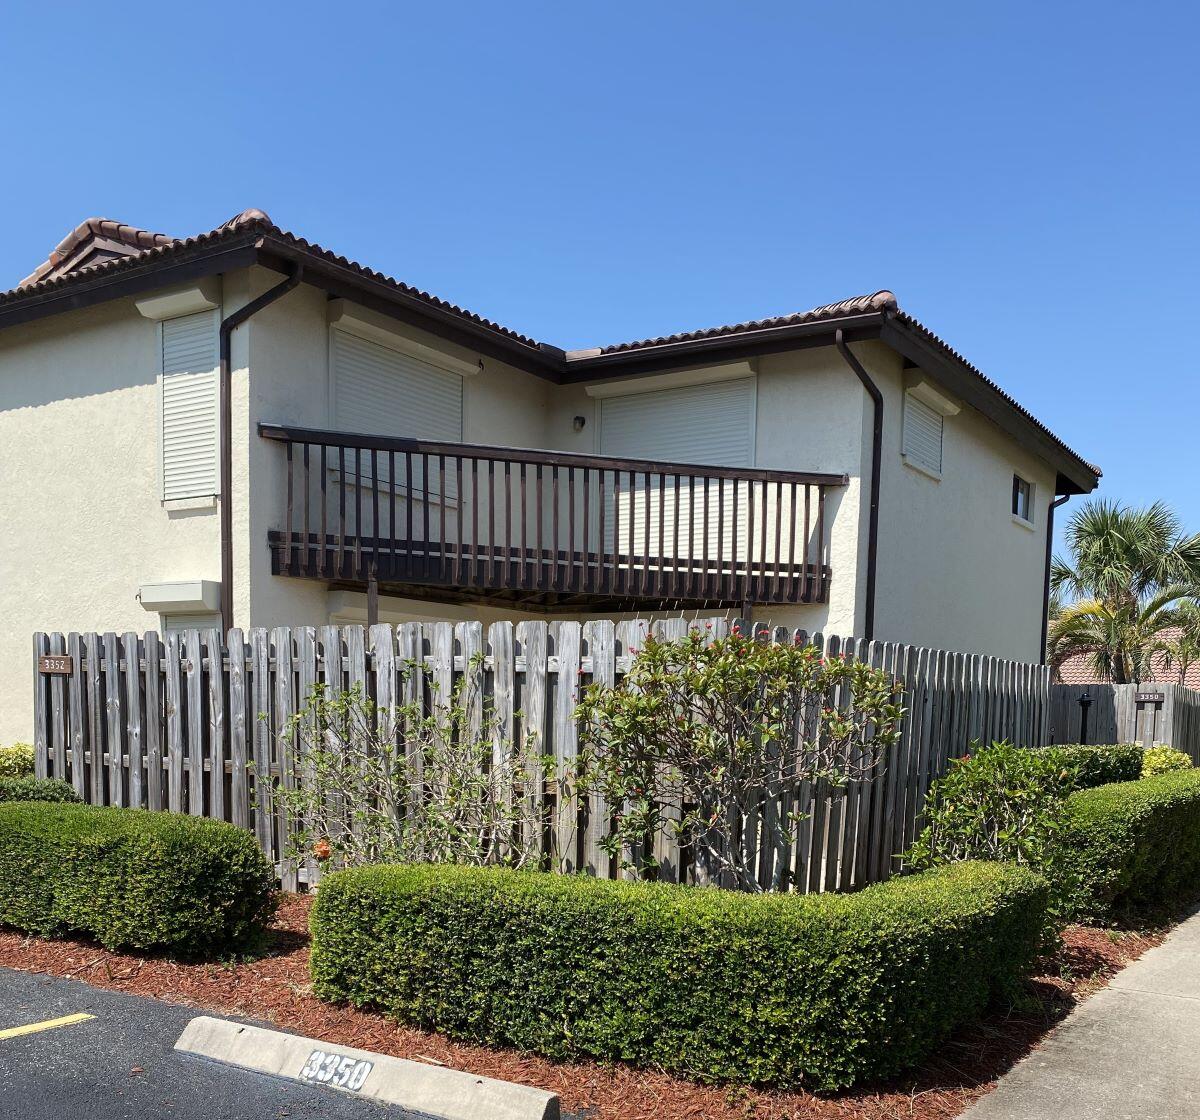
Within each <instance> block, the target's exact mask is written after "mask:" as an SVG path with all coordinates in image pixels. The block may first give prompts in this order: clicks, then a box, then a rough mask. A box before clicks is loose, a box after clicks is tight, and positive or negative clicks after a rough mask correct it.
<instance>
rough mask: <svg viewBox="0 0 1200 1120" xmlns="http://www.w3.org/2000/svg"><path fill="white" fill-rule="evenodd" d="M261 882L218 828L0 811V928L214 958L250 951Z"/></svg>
mask: <svg viewBox="0 0 1200 1120" xmlns="http://www.w3.org/2000/svg"><path fill="white" fill-rule="evenodd" d="M273 879H274V876H273V873H272V869H271V867H270V866H269V865H268V863H267V861H266V859H265V858H264V857H263V855H262V853H261V852H260V851H259V849H258V847H257V845H256V844H255V842H254V837H253V836H252V835H251V834H250V833H248V832H245V831H243V830H242V829H239V828H235V827H234V826H233V825H229V824H224V823H222V822H220V821H210V820H203V819H199V818H195V817H185V816H181V815H179V814H176V813H149V812H146V811H144V810H138V809H108V808H97V807H95V806H89V805H66V804H59V805H52V804H37V803H34V802H11V803H8V804H4V805H0V925H8V926H15V927H16V928H17V929H21V930H25V931H27V932H29V933H33V934H37V935H39V936H44V937H53V936H59V935H65V934H86V935H91V936H93V937H95V938H96V940H97V941H99V942H100V943H101V944H102V945H104V946H106V947H108V948H110V949H120V948H134V949H165V950H170V951H172V952H175V953H179V954H181V955H187V956H197V955H204V956H219V955H221V954H225V953H228V952H230V951H236V950H241V949H246V948H250V947H252V946H253V944H254V942H255V940H256V938H257V937H258V935H259V934H260V932H261V929H262V926H263V923H264V922H265V920H266V919H267V918H268V917H269V915H270V912H271V905H272V891H271V888H272V884H273Z"/></svg>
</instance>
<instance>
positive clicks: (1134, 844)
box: [1056, 770, 1200, 920]
mask: <svg viewBox="0 0 1200 1120" xmlns="http://www.w3.org/2000/svg"><path fill="white" fill-rule="evenodd" d="M1066 805H1067V813H1066V825H1065V827H1064V829H1063V831H1062V833H1061V834H1060V844H1059V854H1058V855H1057V857H1056V868H1057V873H1058V874H1061V875H1062V876H1063V878H1064V882H1065V883H1066V889H1067V890H1068V891H1069V892H1070V893H1069V896H1068V897H1069V898H1070V909H1071V911H1072V913H1073V914H1075V915H1076V916H1078V917H1080V918H1090V919H1101V920H1108V919H1112V918H1127V917H1132V916H1135V915H1139V916H1143V917H1145V916H1155V915H1160V914H1166V913H1168V912H1170V911H1172V910H1175V909H1177V908H1178V907H1179V906H1180V905H1181V904H1183V903H1186V902H1190V901H1192V900H1193V899H1194V898H1195V897H1196V896H1197V895H1198V894H1200V770H1180V771H1174V772H1172V773H1167V774H1159V775H1157V776H1156V777H1153V778H1143V779H1141V780H1140V781H1136V782H1121V783H1119V784H1116V785H1106V786H1099V787H1097V788H1096V789H1087V790H1080V791H1079V792H1078V793H1073V794H1071V796H1070V797H1068V798H1067V803H1066Z"/></svg>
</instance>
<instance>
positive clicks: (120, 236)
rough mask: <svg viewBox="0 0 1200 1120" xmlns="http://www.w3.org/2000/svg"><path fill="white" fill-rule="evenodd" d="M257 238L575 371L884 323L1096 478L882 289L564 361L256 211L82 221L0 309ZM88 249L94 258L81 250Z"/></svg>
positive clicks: (547, 348)
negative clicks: (186, 232) (984, 390)
mask: <svg viewBox="0 0 1200 1120" xmlns="http://www.w3.org/2000/svg"><path fill="white" fill-rule="evenodd" d="M260 236H265V237H269V238H271V239H273V240H274V241H276V242H278V243H281V244H282V246H283V247H284V248H285V249H287V248H293V249H296V250H298V251H300V252H302V253H305V254H308V255H310V256H316V257H319V258H321V259H322V260H324V261H325V262H327V263H329V264H331V265H336V266H339V267H341V268H345V269H348V270H349V271H350V272H352V273H354V274H356V275H357V276H358V277H361V278H363V279H367V280H371V281H375V282H378V283H381V284H384V285H386V286H387V287H389V288H390V289H392V290H393V291H395V292H398V293H403V294H404V296H406V297H408V298H411V299H413V300H416V301H418V302H420V303H423V304H425V305H427V306H428V307H430V308H432V309H435V310H437V311H439V312H442V313H445V314H447V315H450V316H453V317H455V318H458V319H462V320H464V321H466V322H469V323H471V324H473V325H475V326H476V327H480V328H483V329H484V330H485V331H488V332H491V333H494V334H496V335H499V336H501V337H502V338H504V339H506V340H507V341H508V342H509V343H511V344H515V345H517V346H518V347H520V348H522V349H525V350H528V351H530V352H531V353H533V354H536V355H537V357H538V358H539V359H540V360H541V361H542V362H543V364H544V363H546V362H547V361H550V362H554V361H559V362H560V363H561V364H562V365H564V366H565V365H566V363H567V360H568V358H569V359H570V364H571V365H572V366H573V367H575V368H579V367H580V366H585V365H586V364H587V361H588V359H589V358H596V357H599V358H604V357H605V356H607V355H615V354H632V353H635V352H636V351H639V350H651V349H653V348H654V347H657V346H667V345H671V344H675V343H681V342H683V343H686V342H703V341H705V340H709V339H716V338H723V337H728V336H733V335H746V336H748V337H751V338H752V337H753V335H754V334H755V332H757V331H766V330H773V329H777V328H780V327H789V326H795V325H802V324H806V323H816V322H821V321H834V320H837V319H842V318H849V317H852V316H855V315H872V314H877V315H880V316H882V317H884V318H887V319H891V320H893V321H895V322H898V323H900V324H903V325H904V326H907V327H908V328H910V329H911V330H912V331H914V332H916V333H917V334H919V335H920V336H922V337H923V338H924V339H925V340H926V341H928V342H929V343H930V344H931V345H932V346H934V347H935V348H937V349H938V350H940V351H942V353H943V354H945V355H947V356H948V357H949V358H951V359H952V360H953V361H955V362H957V363H959V364H960V365H961V366H962V367H963V368H964V369H966V370H968V371H970V372H971V373H972V374H974V375H975V376H976V377H978V378H979V379H980V380H981V381H982V382H983V383H984V384H985V385H987V386H988V387H989V388H990V389H991V390H992V391H994V392H995V393H997V394H998V395H999V396H1000V397H1001V398H1002V400H1004V401H1005V402H1006V403H1007V404H1008V405H1009V406H1010V407H1012V408H1013V409H1014V410H1015V411H1016V412H1018V413H1019V414H1020V415H1021V416H1023V417H1024V418H1025V419H1026V420H1028V421H1029V422H1030V423H1032V424H1033V425H1034V426H1035V427H1036V428H1037V429H1038V430H1039V431H1041V432H1043V433H1044V434H1045V435H1046V436H1048V437H1049V438H1050V439H1051V440H1053V441H1054V443H1055V444H1056V445H1057V446H1058V447H1059V448H1061V449H1062V450H1063V451H1064V452H1066V453H1067V454H1068V455H1069V456H1071V458H1073V459H1075V460H1076V461H1077V462H1078V463H1080V464H1081V465H1083V466H1084V467H1086V468H1087V469H1088V470H1089V471H1091V472H1093V473H1094V474H1095V475H1097V476H1099V474H1100V470H1099V468H1098V467H1096V466H1093V465H1092V464H1091V463H1089V462H1088V461H1087V460H1086V459H1084V458H1083V457H1082V456H1081V455H1079V454H1078V453H1077V452H1075V451H1074V450H1072V449H1071V448H1070V447H1068V446H1067V444H1065V443H1064V442H1063V441H1062V440H1061V439H1059V438H1058V437H1057V436H1056V435H1055V434H1054V433H1053V432H1052V431H1050V429H1049V428H1047V427H1046V425H1044V424H1043V423H1042V422H1041V421H1040V420H1038V419H1037V418H1036V417H1035V416H1034V415H1033V414H1032V413H1030V412H1028V411H1027V410H1026V409H1024V408H1023V407H1022V406H1021V405H1019V404H1018V403H1017V402H1016V400H1014V399H1013V398H1012V397H1011V396H1009V395H1008V394H1007V393H1006V392H1004V390H1003V389H1001V388H1000V386H999V385H997V384H996V383H995V382H994V381H992V380H991V379H990V378H989V377H987V376H986V375H985V374H984V373H983V372H982V371H981V370H980V369H978V367H976V366H974V365H972V364H971V363H970V362H968V361H967V359H966V358H964V357H963V356H962V355H961V354H960V353H958V351H956V350H954V349H953V348H952V347H951V346H950V345H949V344H948V343H947V342H945V341H944V340H943V339H941V338H939V337H938V336H937V335H936V334H934V333H933V331H931V330H929V328H928V327H926V326H924V325H923V324H922V323H921V322H919V321H918V320H917V319H914V318H913V317H912V316H911V315H909V314H907V313H906V312H904V311H901V310H900V307H899V305H898V303H897V300H896V297H895V295H893V294H892V293H891V292H890V291H887V290H886V289H883V290H880V291H877V292H874V293H873V294H871V295H861V296H854V297H852V298H850V299H844V300H840V301H839V302H837V303H828V304H825V305H824V306H822V307H816V308H813V309H812V310H809V311H797V312H794V313H792V314H789V315H779V316H775V317H774V318H769V319H757V320H752V321H749V322H744V323H731V324H727V325H724V326H717V327H709V328H705V329H702V330H694V331H683V332H680V333H677V334H671V335H664V336H662V337H659V338H651V339H643V340H641V341H637V342H622V343H616V344H614V345H611V346H603V347H598V348H594V349H591V350H581V351H573V352H570V353H569V354H568V355H564V352H563V351H561V350H559V349H558V347H556V346H551V345H548V344H544V343H539V342H537V341H536V340H535V339H533V338H530V337H529V336H528V335H524V334H521V333H519V332H517V331H514V330H511V329H510V328H508V327H504V326H501V325H500V324H499V323H496V322H494V321H493V320H491V319H485V318H484V317H483V316H482V315H477V314H476V313H475V312H473V311H468V310H466V309H465V308H462V307H459V306H458V305H457V304H453V303H450V302H448V301H447V300H444V299H441V298H439V297H438V296H435V295H432V294H431V293H429V292H426V291H422V290H421V289H420V288H414V287H412V286H411V285H408V284H405V283H403V282H402V281H400V280H396V279H395V278H394V277H391V276H388V275H386V274H385V273H382V272H378V271H376V270H375V269H372V268H368V267H366V266H365V265H361V264H358V263H357V262H356V261H351V260H349V259H348V258H346V257H343V256H339V255H338V254H336V253H333V252H331V251H330V250H328V249H325V248H323V247H322V246H320V245H317V244H315V243H314V242H311V241H307V240H305V239H304V238H302V237H297V236H296V235H295V234H293V233H289V232H288V231H287V230H284V229H281V228H280V227H279V226H277V225H275V224H274V223H273V222H272V221H271V219H270V217H269V216H268V215H267V214H266V213H265V212H264V211H262V210H255V209H251V210H244V211H242V213H240V214H237V215H235V216H234V217H233V218H230V219H229V221H227V222H224V223H223V224H222V225H219V226H218V227H217V228H216V229H213V230H209V231H208V232H207V233H200V234H196V235H195V236H193V237H186V238H174V237H170V236H168V235H167V234H163V233H152V232H150V231H148V230H143V229H138V228H137V227H136V226H130V225H126V224H124V223H122V222H115V221H112V220H110V219H107V218H89V219H88V220H87V221H85V222H83V223H81V224H80V225H79V226H77V227H76V228H75V229H74V230H72V232H71V233H69V234H68V235H67V236H66V237H65V238H64V239H63V240H62V241H61V242H60V243H59V245H58V246H57V247H56V248H55V250H54V252H53V253H51V254H50V256H49V258H48V259H47V260H46V261H45V262H43V264H41V265H39V266H38V268H36V269H35V270H34V271H33V272H32V273H31V274H30V275H29V276H28V277H26V278H25V280H23V281H22V282H21V284H20V285H19V286H18V287H16V288H13V289H11V290H9V291H7V292H0V309H3V308H4V307H5V306H6V305H7V304H10V303H13V302H15V301H18V300H23V299H28V298H30V297H33V296H37V295H40V294H42V293H45V292H50V291H53V290H55V289H56V288H59V287H63V286H66V285H69V284H74V283H79V282H82V281H84V280H86V279H91V278H93V277H98V276H101V275H106V274H108V273H113V272H117V271H120V270H122V269H130V268H135V267H138V266H140V265H144V264H147V263H150V262H153V261H155V260H157V259H166V258H169V257H173V256H175V255H178V254H183V253H185V252H187V251H188V250H191V249H196V248H202V247H204V246H208V245H212V244H217V243H220V242H222V241H231V242H234V241H236V240H237V239H239V238H244V237H260ZM89 246H92V247H94V249H95V252H92V251H91V249H89Z"/></svg>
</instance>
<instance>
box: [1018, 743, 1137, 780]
mask: <svg viewBox="0 0 1200 1120" xmlns="http://www.w3.org/2000/svg"><path fill="white" fill-rule="evenodd" d="M1041 749H1042V750H1044V751H1047V752H1049V753H1051V754H1053V755H1054V756H1055V758H1057V759H1059V760H1061V762H1062V765H1063V766H1064V767H1066V768H1070V769H1072V770H1074V771H1075V774H1076V777H1075V783H1074V784H1075V788H1076V789H1091V788H1092V787H1094V786H1104V785H1108V784H1109V783H1110V782H1136V781H1137V780H1138V778H1140V777H1141V776H1142V748H1141V746H1140V744H1138V743H1102V744H1092V743H1086V744H1085V743H1063V744H1061V745H1059V746H1053V747H1042V748H1041Z"/></svg>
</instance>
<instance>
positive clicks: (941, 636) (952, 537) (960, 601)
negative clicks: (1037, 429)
mask: <svg viewBox="0 0 1200 1120" xmlns="http://www.w3.org/2000/svg"><path fill="white" fill-rule="evenodd" d="M911 376H913V375H912V373H911V371H910V377H911ZM878 383H879V385H880V388H881V390H882V391H883V393H884V396H885V417H886V424H885V438H884V449H883V471H882V473H881V478H882V486H881V500H880V517H879V524H880V553H879V565H878V577H877V578H878V590H877V595H876V616H875V618H876V636H877V637H879V638H882V639H888V640H896V641H905V642H910V643H914V644H918V645H925V646H934V647H937V648H945V649H955V650H961V651H963V652H970V653H987V654H991V655H993V656H996V657H1006V658H1011V659H1013V660H1017V661H1038V660H1040V659H1041V649H1040V645H1041V624H1042V588H1043V581H1044V578H1045V564H1046V509H1047V503H1048V502H1050V501H1052V500H1053V497H1054V482H1055V474H1054V471H1053V469H1052V468H1050V467H1049V466H1047V465H1046V464H1045V463H1044V462H1042V461H1041V460H1040V459H1037V458H1035V457H1034V456H1032V455H1030V454H1028V453H1027V452H1025V451H1023V450H1022V449H1021V448H1020V447H1019V446H1018V445H1017V444H1016V443H1015V442H1014V441H1013V440H1012V439H1011V438H1010V437H1009V436H1007V435H1006V434H1005V433H1003V432H1001V431H1000V429H999V428H997V427H996V426H995V425H994V424H993V423H992V422H991V421H989V420H987V419H985V418H984V417H983V415H982V414H980V413H978V412H976V411H974V410H973V409H970V408H967V407H964V408H963V409H962V411H960V412H959V413H958V414H957V415H954V416H947V417H946V418H945V420H944V424H943V435H942V475H941V478H940V479H934V478H932V477H930V476H929V475H927V474H924V473H922V472H921V471H919V470H917V469H915V468H914V467H911V466H909V465H908V464H907V463H905V462H904V460H903V459H902V458H901V454H900V446H901V445H900V441H901V432H902V416H903V394H904V381H903V379H902V377H901V375H900V373H899V371H898V370H897V371H895V372H893V373H892V375H891V376H888V377H881V378H880V379H879V382H878ZM1014 472H1016V473H1018V474H1020V475H1021V476H1022V477H1024V478H1026V479H1028V480H1029V481H1031V482H1033V483H1034V488H1035V489H1034V510H1033V526H1032V527H1028V526H1026V525H1024V524H1020V523H1017V522H1015V521H1014V520H1013V517H1012V476H1013V473H1014Z"/></svg>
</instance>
